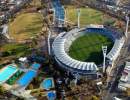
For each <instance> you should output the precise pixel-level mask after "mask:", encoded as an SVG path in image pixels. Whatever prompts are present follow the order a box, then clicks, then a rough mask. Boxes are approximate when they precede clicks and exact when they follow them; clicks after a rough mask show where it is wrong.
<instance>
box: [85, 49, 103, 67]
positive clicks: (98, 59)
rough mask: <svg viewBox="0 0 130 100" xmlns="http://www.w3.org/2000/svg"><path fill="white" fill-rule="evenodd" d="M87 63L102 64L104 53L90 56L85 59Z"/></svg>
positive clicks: (94, 53) (93, 53) (95, 53)
mask: <svg viewBox="0 0 130 100" xmlns="http://www.w3.org/2000/svg"><path fill="white" fill-rule="evenodd" d="M85 62H95V63H96V64H97V65H99V64H101V63H102V62H103V54H102V51H100V52H92V53H90V55H89V56H88V57H87V58H86V59H85Z"/></svg>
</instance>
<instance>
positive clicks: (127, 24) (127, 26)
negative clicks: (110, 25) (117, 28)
mask: <svg viewBox="0 0 130 100" xmlns="http://www.w3.org/2000/svg"><path fill="white" fill-rule="evenodd" d="M129 21H130V18H129V16H128V15H126V30H125V36H126V38H127V37H128V28H129Z"/></svg>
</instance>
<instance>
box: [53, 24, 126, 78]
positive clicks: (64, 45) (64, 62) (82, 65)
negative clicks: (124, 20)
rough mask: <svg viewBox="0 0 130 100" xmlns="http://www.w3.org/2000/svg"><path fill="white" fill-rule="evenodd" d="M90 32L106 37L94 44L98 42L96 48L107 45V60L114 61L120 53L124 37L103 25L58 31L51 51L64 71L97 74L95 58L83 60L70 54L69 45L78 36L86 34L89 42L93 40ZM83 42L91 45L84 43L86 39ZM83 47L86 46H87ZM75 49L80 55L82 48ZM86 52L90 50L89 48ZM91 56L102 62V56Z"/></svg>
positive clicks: (85, 74) (86, 74) (96, 35)
mask: <svg viewBox="0 0 130 100" xmlns="http://www.w3.org/2000/svg"><path fill="white" fill-rule="evenodd" d="M95 33H96V34H95ZM92 34H93V35H95V37H98V36H103V37H104V39H106V41H102V42H106V43H104V44H102V43H100V41H97V43H95V44H100V47H98V48H102V47H101V45H107V46H108V49H109V50H108V52H107V55H106V58H107V60H108V61H109V62H114V61H115V60H116V59H117V57H118V55H119V54H120V50H121V48H122V46H123V44H124V41H125V39H124V38H123V37H122V36H121V35H120V33H118V32H116V31H113V30H110V29H108V28H106V27H105V26H103V25H89V26H87V27H86V28H81V29H80V28H75V29H72V30H71V31H69V32H63V33H60V34H59V35H58V36H57V37H56V38H55V40H54V42H53V44H52V51H53V54H54V57H55V60H56V61H57V63H58V64H59V65H60V67H61V68H63V69H65V70H66V71H69V72H70V73H72V74H73V75H76V74H78V75H81V76H87V77H92V76H97V73H98V71H99V63H97V62H96V60H95V61H92V59H91V60H90V61H89V60H88V61H87V60H86V61H84V60H82V59H80V57H79V59H75V58H74V57H73V56H72V55H71V54H70V51H71V47H72V46H73V44H74V43H75V42H76V40H78V39H79V38H81V37H85V36H86V35H88V36H87V37H90V38H89V39H90V40H91V42H92V41H94V38H91V35H92ZM99 40H100V39H99ZM79 41H80V39H79ZM84 42H85V43H83V42H82V44H90V45H89V47H91V46H92V45H91V43H90V41H89V43H86V42H87V40H86V41H84ZM98 42H99V43H98ZM107 42H108V44H107ZM95 44H94V45H95ZM75 47H78V45H76V44H75ZM95 47H96V46H95ZM84 48H88V46H87V47H84ZM84 48H83V49H84ZM77 49H79V51H80V52H77V53H79V55H80V54H81V53H82V50H80V48H77ZM92 49H94V48H92ZM84 50H85V52H87V51H86V50H87V49H84ZM96 50H98V49H94V50H93V51H95V52H96ZM88 52H91V50H90V51H88ZM100 52H101V49H100ZM75 54H76V53H74V55H75ZM92 54H93V52H91V53H90V57H91V55H92ZM84 55H85V53H84ZM102 56H103V55H102ZM93 58H96V59H101V61H100V63H101V64H102V63H103V59H102V57H101V58H100V56H98V55H95V57H93ZM95 62H96V63H95Z"/></svg>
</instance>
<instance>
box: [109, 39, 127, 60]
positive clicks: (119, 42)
mask: <svg viewBox="0 0 130 100" xmlns="http://www.w3.org/2000/svg"><path fill="white" fill-rule="evenodd" d="M124 42H125V39H124V38H121V39H117V40H116V41H115V43H114V46H113V48H112V50H111V51H110V52H109V53H108V54H107V58H108V59H110V60H111V61H114V60H116V58H117V57H118V55H119V53H120V50H121V48H122V46H123V44H124Z"/></svg>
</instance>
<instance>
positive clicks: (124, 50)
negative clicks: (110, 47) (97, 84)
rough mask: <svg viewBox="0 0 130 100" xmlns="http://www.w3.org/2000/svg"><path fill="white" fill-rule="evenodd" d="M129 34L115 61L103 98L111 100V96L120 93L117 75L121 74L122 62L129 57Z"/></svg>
mask: <svg viewBox="0 0 130 100" xmlns="http://www.w3.org/2000/svg"><path fill="white" fill-rule="evenodd" d="M129 51H130V36H129V38H128V39H127V41H126V43H125V45H124V46H123V48H122V51H121V54H120V56H119V58H118V60H117V61H116V64H115V68H114V69H113V71H114V72H113V77H112V79H111V86H110V88H109V89H108V90H106V96H105V97H104V98H103V100H112V98H113V97H114V96H116V95H119V94H120V93H119V92H118V91H117V86H118V81H117V78H118V76H120V75H121V72H122V71H123V68H124V63H125V62H126V61H128V60H129V59H130V53H129Z"/></svg>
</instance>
